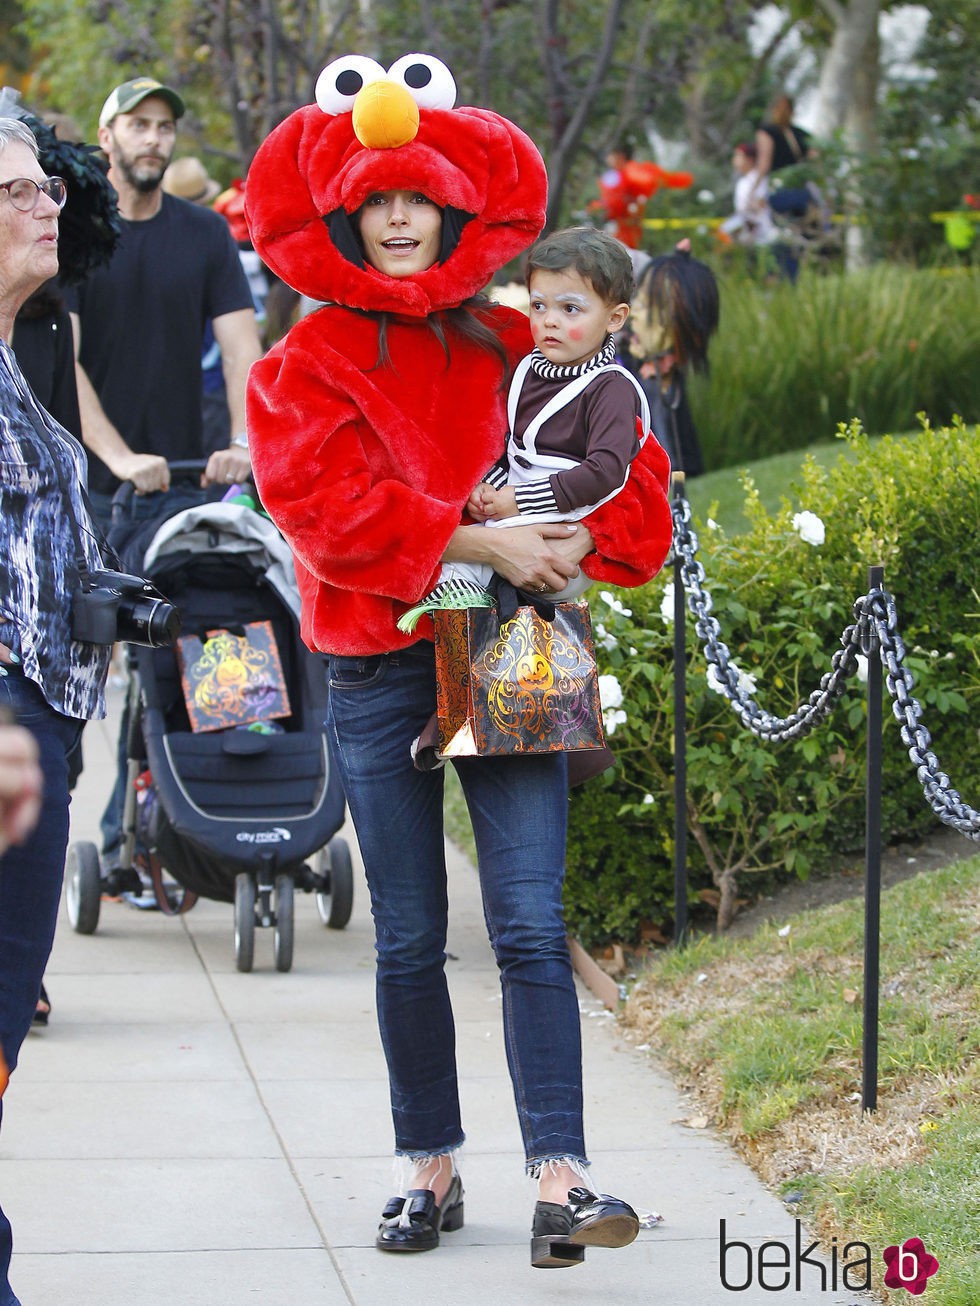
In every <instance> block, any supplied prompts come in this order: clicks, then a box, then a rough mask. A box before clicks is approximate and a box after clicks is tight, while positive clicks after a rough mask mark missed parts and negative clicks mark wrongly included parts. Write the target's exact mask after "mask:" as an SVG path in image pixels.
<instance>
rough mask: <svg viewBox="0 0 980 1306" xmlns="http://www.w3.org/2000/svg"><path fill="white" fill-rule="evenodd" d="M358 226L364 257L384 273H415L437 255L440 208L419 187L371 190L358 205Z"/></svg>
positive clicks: (440, 224) (440, 219)
mask: <svg viewBox="0 0 980 1306" xmlns="http://www.w3.org/2000/svg"><path fill="white" fill-rule="evenodd" d="M359 227H360V233H361V244H362V245H363V247H364V257H365V259H366V260H367V261H368V263H370V265H371V266H372V267H373V268H376V269H377V270H378V271H379V272H383V273H384V274H385V275H386V276H389V277H411V276H415V275H416V274H417V273H419V272H424V271H425V270H426V268H431V267H432V265H433V263H435V262H436V261H437V259H438V257H439V245H440V241H441V239H442V209H440V208H439V206H438V204H434V203H433V202H432V200H430V199H429V198H428V196H427V195H423V194H422V193H421V192H420V191H415V190H381V191H375V192H374V194H373V195H369V196H368V197H367V199H366V200H365V201H364V203H363V204H362V205H361V208H360V222H359Z"/></svg>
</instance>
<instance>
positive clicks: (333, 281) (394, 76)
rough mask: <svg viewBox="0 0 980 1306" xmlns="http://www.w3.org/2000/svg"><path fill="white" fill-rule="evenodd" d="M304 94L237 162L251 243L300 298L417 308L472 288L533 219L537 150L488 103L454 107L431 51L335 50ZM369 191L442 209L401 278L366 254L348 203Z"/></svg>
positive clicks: (454, 299)
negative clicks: (387, 59)
mask: <svg viewBox="0 0 980 1306" xmlns="http://www.w3.org/2000/svg"><path fill="white" fill-rule="evenodd" d="M316 98H317V103H316V105H310V106H309V107H308V108H305V109H300V110H298V112H296V113H294V114H293V115H292V116H291V117H290V118H287V119H286V121H285V122H284V123H283V124H282V125H281V126H280V127H278V128H277V129H276V131H274V132H273V133H272V135H271V136H270V137H269V139H268V140H267V141H266V142H265V144H264V145H263V146H262V148H261V149H260V150H259V152H258V154H257V155H256V158H255V162H254V163H253V164H252V168H251V170H250V172H249V178H248V187H247V191H246V200H245V203H246V214H247V218H248V225H249V229H250V231H251V235H252V244H253V245H254V246H255V248H256V249H257V250H258V252H259V254H260V255H261V256H262V258H263V260H264V261H265V262H266V263H267V264H268V266H269V267H270V268H272V270H273V271H274V272H275V273H276V275H277V276H279V277H281V278H282V280H283V281H285V282H287V283H288V284H289V285H291V286H292V287H293V289H294V290H298V291H300V292H301V293H302V294H304V295H309V297H310V298H311V299H318V300H328V301H330V302H332V303H336V304H346V305H348V306H350V307H351V308H361V309H373V310H375V311H382V312H393V313H406V314H410V315H411V316H413V317H425V316H427V315H428V314H430V313H434V312H438V311H439V310H440V309H446V308H453V307H455V306H456V305H458V304H460V303H462V301H463V300H464V299H468V298H470V296H472V295H475V294H478V293H479V292H480V291H481V290H483V288H484V287H485V286H486V285H487V283H488V282H489V281H490V279H491V277H492V276H493V275H494V273H495V272H497V271H499V269H500V268H501V267H502V266H503V265H504V264H505V263H506V262H508V260H510V259H512V258H514V257H515V255H517V254H520V253H521V251H522V250H524V249H526V248H527V246H528V245H530V243H531V242H532V241H533V240H534V238H535V236H537V234H538V233H539V232H540V230H541V228H542V226H543V225H544V213H545V200H546V197H547V180H546V177H545V171H544V163H543V162H542V159H541V155H540V154H539V153H538V151H537V150H536V149H535V147H534V145H533V144H532V142H531V141H530V140H529V138H528V137H527V136H525V135H524V133H523V132H522V131H520V130H519V129H518V128H517V127H515V126H514V124H513V123H511V122H508V121H507V119H506V118H502V117H501V116H500V115H499V114H497V113H491V112H490V111H489V110H487V109H470V108H460V109H454V108H453V102H454V100H455V98H456V84H455V82H454V81H453V78H452V75H451V74H450V72H449V69H448V68H446V66H445V65H444V64H442V63H440V61H439V60H438V59H434V58H432V57H431V56H430V55H424V54H409V55H405V56H404V57H403V58H402V59H399V60H398V62H397V63H396V64H394V65H393V66H392V68H391V69H390V70H389V72H388V73H385V71H384V69H383V68H382V67H381V65H380V64H378V63H375V62H374V60H373V59H366V58H364V57H363V56H361V55H350V56H348V57H346V58H343V59H337V60H335V61H334V62H333V63H332V64H330V65H329V66H328V67H327V68H325V69H324V70H323V72H322V73H321V74H320V76H319V78H318V79H317V87H316ZM378 190H414V191H421V192H422V193H423V194H424V195H427V196H428V197H429V199H431V200H433V201H434V202H435V203H436V204H438V205H439V207H440V208H441V209H442V210H443V251H442V254H443V257H442V258H441V259H440V261H439V262H438V263H436V264H435V265H434V266H433V267H431V268H429V269H428V270H427V271H425V272H421V273H419V274H418V276H416V277H412V278H410V279H407V280H402V279H396V278H394V277H387V276H385V275H384V274H383V273H381V272H376V271H375V270H374V269H373V268H372V267H370V266H368V265H366V264H365V263H364V260H363V257H362V255H361V252H360V248H359V246H358V243H357V237H356V234H355V229H354V226H353V225H352V223H351V221H350V215H351V214H353V213H355V212H356V211H357V210H358V209H359V208H360V207H361V205H362V204H363V203H364V201H365V200H366V199H367V197H368V196H369V195H370V194H372V192H374V191H378Z"/></svg>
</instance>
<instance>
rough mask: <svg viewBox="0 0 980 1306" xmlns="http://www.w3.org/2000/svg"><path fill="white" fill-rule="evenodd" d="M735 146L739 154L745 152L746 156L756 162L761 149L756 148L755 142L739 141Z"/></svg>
mask: <svg viewBox="0 0 980 1306" xmlns="http://www.w3.org/2000/svg"><path fill="white" fill-rule="evenodd" d="M735 148H736V150H738V152H739V154H744V155H745V157H746V158H747V159H751V160H752V162H753V163H755V161H756V159H757V158H758V156H759V151H758V150H757V149H756V148H755V144H754V142H752V141H739V143H738V144H737V145H736V146H735Z"/></svg>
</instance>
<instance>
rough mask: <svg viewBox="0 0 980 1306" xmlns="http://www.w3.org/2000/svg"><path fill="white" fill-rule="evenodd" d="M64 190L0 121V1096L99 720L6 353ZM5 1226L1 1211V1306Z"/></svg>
mask: <svg viewBox="0 0 980 1306" xmlns="http://www.w3.org/2000/svg"><path fill="white" fill-rule="evenodd" d="M65 195H66V185H65V182H64V181H63V180H62V179H61V178H60V177H47V176H45V174H44V170H43V169H42V167H41V165H40V163H39V162H38V150H37V144H36V142H35V138H34V135H33V133H32V132H31V130H30V128H28V127H27V126H25V125H24V124H23V123H21V122H19V121H17V120H16V119H13V118H3V119H0V559H2V563H0V705H5V706H6V707H7V708H9V709H10V710H11V711H12V713H13V715H14V716H15V718H16V720H17V721H18V722H19V724H20V725H21V726H22V727H24V728H26V729H27V730H28V731H30V733H31V734H32V735H33V736H34V739H35V741H36V744H37V749H38V755H39V759H40V765H41V773H42V776H43V798H42V810H41V815H40V819H39V820H38V822H37V824H36V825H35V827H34V829H33V830H32V831H31V833H30V834H28V835H27V837H26V838H25V839H24V841H23V842H21V843H19V844H12V845H11V846H10V847H9V848H7V849H6V851H5V852H4V853H3V855H2V856H0V1091H2V1088H3V1087H4V1086H5V1083H6V1079H7V1077H8V1075H9V1074H10V1072H11V1071H13V1069H14V1067H15V1066H16V1064H17V1056H18V1053H19V1051H20V1047H21V1044H22V1043H23V1041H24V1037H25V1035H26V1033H27V1031H28V1029H29V1028H30V1024H31V1020H32V1018H33V1016H34V1011H35V1006H36V1003H37V998H38V993H39V991H40V987H41V980H42V978H43V976H44V967H45V964H46V962H47V959H48V955H49V953H50V951H51V944H52V941H53V939H54V928H55V920H56V917H57V910H58V901H59V898H60V894H61V880H62V873H63V870H64V862H65V848H66V846H67V843H68V760H67V759H68V754H69V753H70V752H71V750H72V749H73V748H74V747H75V745H76V743H77V741H78V737H79V733H80V731H81V728H82V724H83V722H84V721H85V720H87V719H89V718H92V717H102V716H104V715H105V699H104V696H103V690H104V687H105V679H106V672H107V669H108V665H109V654H110V651H111V650H110V648H109V646H106V645H101V644H91V643H80V642H78V641H77V640H74V639H73V638H72V634H71V612H72V596H73V594H74V592H75V590H76V589H77V587H78V583H79V580H78V578H79V567H78V561H79V557H78V555H79V552H80V551H81V552H83V553H84V563H85V565H86V566H87V567H89V568H91V569H98V568H100V567H101V566H102V561H101V558H100V556H99V550H98V546H97V544H96V536H95V534H94V527H93V525H92V521H91V518H90V515H89V512H88V509H87V507H86V501H85V498H84V495H83V493H82V490H81V485H82V483H83V482H84V479H85V456H84V454H83V452H82V449H81V446H80V445H79V444H78V443H77V441H76V440H75V439H74V438H73V437H72V436H70V435H69V434H68V432H67V431H65V430H64V429H63V428H62V427H61V426H59V425H58V423H57V422H55V421H54V419H53V418H51V417H50V416H49V415H48V414H47V413H46V412H45V410H44V409H43V408H41V407H40V406H39V405H38V403H37V402H36V400H35V399H34V396H33V394H32V392H31V390H30V387H29V386H28V385H27V382H26V381H25V380H24V377H23V375H22V373H21V371H20V368H19V367H18V366H17V363H16V361H15V359H14V355H13V352H12V351H11V348H10V337H11V333H12V330H13V324H14V318H15V317H16V314H17V310H18V309H19V308H20V306H21V305H22V304H23V302H24V301H25V300H26V299H27V297H28V296H29V295H30V294H31V293H32V292H33V291H34V290H36V289H37V287H38V286H40V285H41V284H42V283H43V282H45V281H47V280H48V278H49V277H53V276H55V275H56V273H57V271H58V215H59V213H60V212H61V209H62V207H63V205H64V202H65ZM10 1255H11V1231H10V1223H9V1221H8V1220H7V1218H6V1216H5V1215H4V1214H3V1212H2V1210H0V1306H19V1303H18V1301H17V1298H16V1297H15V1296H14V1293H13V1290H12V1289H11V1287H10V1283H9V1280H8V1277H7V1276H8V1271H9V1266H10Z"/></svg>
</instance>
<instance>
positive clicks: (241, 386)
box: [69, 77, 262, 524]
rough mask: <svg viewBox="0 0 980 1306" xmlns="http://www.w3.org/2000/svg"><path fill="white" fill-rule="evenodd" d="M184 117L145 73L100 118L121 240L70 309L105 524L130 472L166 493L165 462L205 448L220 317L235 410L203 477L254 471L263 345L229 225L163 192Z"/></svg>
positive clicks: (96, 499) (147, 487)
mask: <svg viewBox="0 0 980 1306" xmlns="http://www.w3.org/2000/svg"><path fill="white" fill-rule="evenodd" d="M183 113H184V104H183V101H182V100H181V98H180V96H179V95H178V94H177V92H176V91H174V90H172V89H171V88H170V87H168V86H164V85H162V84H161V83H160V82H158V81H156V80H155V79H154V78H151V77H136V78H133V79H131V80H130V81H127V82H123V83H122V84H121V85H120V86H117V87H116V88H115V89H114V90H113V91H112V92H111V93H110V94H109V96H108V98H107V99H106V102H105V104H104V106H103V108H102V112H101V114H100V115H99V133H98V139H99V145H100V146H101V148H102V150H103V152H104V154H105V155H106V157H107V158H108V160H109V181H110V182H111V183H112V185H113V188H114V189H115V191H116V194H117V196H118V201H119V213H120V215H121V218H122V228H123V230H122V237H121V239H120V242H119V248H118V250H117V251H116V253H115V254H114V256H113V258H112V260H111V262H110V263H109V264H108V266H107V267H105V268H101V269H98V270H97V271H96V272H95V273H93V274H92V275H91V276H90V277H88V278H87V279H86V281H85V283H84V284H83V285H82V286H80V287H79V288H78V290H77V291H76V292H75V295H74V297H73V299H74V302H72V299H69V307H70V308H71V310H72V317H73V324H74V327H75V334H76V348H77V356H78V364H79V366H78V398H79V404H80V407H81V414H82V433H83V437H84V440H85V444H86V446H87V448H88V449H89V451H90V478H91V485H92V493H91V497H92V502H93V504H94V505H95V508H96V511H97V513H98V514H99V516H100V518H101V519H102V521H103V522H104V523H106V524H108V521H109V519H110V515H111V499H112V494H113V493H114V491H115V490H116V488H117V487H118V485H119V483H120V481H123V480H128V481H132V483H133V485H134V487H135V489H136V492H137V494H138V495H144V494H147V493H150V492H152V491H162V490H166V489H167V488H168V486H169V484H170V473H169V470H168V467H167V462H168V460H170V461H175V460H187V459H199V458H202V456H203V455H204V444H203V419H202V414H201V386H202V383H201V341H202V340H203V337H204V324H205V323H206V322H207V321H208V320H209V319H210V320H211V321H212V323H213V326H214V334H215V339H216V340H217V342H218V344H219V345H220V347H221V355H222V367H223V369H224V374H225V387H226V391H227V396H228V406H229V410H230V413H231V420H230V423H229V429H228V441H227V443H226V445H225V447H224V448H223V449H219V450H216V451H215V452H214V453H212V454H211V455H210V457H209V458H208V460H207V466H206V469H205V471H204V474H203V477H202V478H201V480H202V483H203V484H204V485H205V486H207V485H211V484H215V483H225V484H228V485H231V484H232V483H234V482H235V481H241V480H245V479H246V478H247V477H248V473H249V456H248V442H247V440H246V437H245V382H246V379H247V376H248V369H249V367H250V366H251V365H252V363H253V362H255V360H256V359H257V358H259V357H260V356H261V353H262V348H261V343H260V340H259V334H258V328H257V326H256V321H255V309H254V307H253V304H252V296H251V292H250V290H249V288H248V283H247V281H246V279H245V276H244V274H243V272H242V269H241V264H240V262H239V260H238V252H237V250H236V249H235V245H234V242H233V241H232V239H231V237H230V235H229V233H228V228H227V225H226V224H225V223H224V222H223V221H222V220H221V219H220V218H219V217H218V216H217V214H213V213H211V212H209V211H208V210H207V209H204V208H201V207H199V206H197V205H194V204H188V203H186V202H185V201H183V200H178V199H176V198H175V197H174V196H172V195H167V194H166V193H165V192H164V191H163V189H162V181H163V174H164V172H165V171H166V168H167V165H168V164H169V162H170V158H171V155H172V154H173V150H174V146H175V143H176V138H177V121H178V119H179V118H181V117H182V116H183ZM154 510H156V509H154V507H153V505H151V506H150V507H149V508H148V509H147V511H148V513H149V515H152V512H153V511H154Z"/></svg>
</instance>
